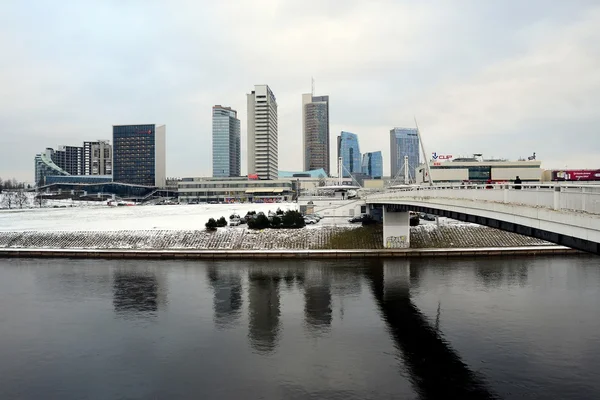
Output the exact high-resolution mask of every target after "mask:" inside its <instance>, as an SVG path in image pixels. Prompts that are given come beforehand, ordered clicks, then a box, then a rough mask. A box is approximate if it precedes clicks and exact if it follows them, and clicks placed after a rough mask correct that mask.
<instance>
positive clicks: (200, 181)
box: [177, 177, 293, 203]
mask: <svg viewBox="0 0 600 400" xmlns="http://www.w3.org/2000/svg"><path fill="white" fill-rule="evenodd" d="M177 191H178V192H179V200H180V201H182V202H186V203H190V202H196V203H233V202H253V203H275V202H281V201H291V200H292V196H293V185H292V180H290V179H275V180H269V181H268V182H265V181H264V180H249V179H246V178H242V177H239V178H230V179H226V178H200V177H199V178H183V179H182V180H181V181H178V182H177Z"/></svg>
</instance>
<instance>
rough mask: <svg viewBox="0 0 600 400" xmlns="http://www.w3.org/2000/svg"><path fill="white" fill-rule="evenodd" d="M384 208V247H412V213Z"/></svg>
mask: <svg viewBox="0 0 600 400" xmlns="http://www.w3.org/2000/svg"><path fill="white" fill-rule="evenodd" d="M390 209H391V207H389V206H384V208H383V247H385V248H386V249H405V248H408V247H410V214H409V213H408V212H399V211H390Z"/></svg>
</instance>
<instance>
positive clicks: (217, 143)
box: [212, 105, 241, 178]
mask: <svg viewBox="0 0 600 400" xmlns="http://www.w3.org/2000/svg"><path fill="white" fill-rule="evenodd" d="M240 163H241V153H240V120H239V119H237V111H235V110H232V109H231V108H229V107H223V106H220V105H217V106H214V107H213V108H212V169H213V175H212V176H214V177H219V178H222V177H228V176H240Z"/></svg>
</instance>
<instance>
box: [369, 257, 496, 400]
mask: <svg viewBox="0 0 600 400" xmlns="http://www.w3.org/2000/svg"><path fill="white" fill-rule="evenodd" d="M377 263H379V265H377ZM413 267H414V265H412V266H411V262H410V261H408V260H402V262H398V261H397V260H394V261H392V262H388V261H383V262H382V261H374V262H373V263H372V264H371V265H370V268H368V269H365V270H364V274H365V278H366V279H367V282H368V283H369V286H370V287H371V290H372V292H373V297H374V298H375V301H376V303H377V306H378V308H379V310H380V312H381V315H382V317H383V319H384V321H385V323H386V325H387V327H388V331H389V333H390V335H391V338H392V339H393V340H394V342H395V344H396V348H397V349H398V350H399V351H400V352H401V356H400V357H397V359H398V360H402V363H403V364H404V367H405V368H406V370H407V371H408V373H409V375H410V380H411V382H412V383H413V385H414V386H415V390H416V391H417V392H418V393H419V395H420V397H421V398H424V399H446V398H448V399H493V398H496V397H497V396H495V394H494V393H492V392H491V391H490V390H488V388H487V384H486V382H485V381H484V380H482V379H481V378H480V376H479V375H478V374H476V373H475V372H473V371H472V370H471V369H470V368H469V367H468V365H467V364H466V363H465V362H463V360H462V359H461V357H460V354H459V353H457V352H456V350H454V349H453V348H452V347H451V346H450V344H449V343H448V342H447V341H446V340H445V339H444V338H443V337H442V336H441V335H440V333H439V327H437V326H436V327H435V328H434V327H432V326H431V324H430V323H429V321H428V318H427V317H426V316H425V315H423V314H422V313H421V311H420V310H419V309H418V308H417V307H416V306H415V305H414V303H413V302H412V300H411V297H410V286H409V285H408V282H407V279H411V277H410V275H411V274H410V272H409V271H408V270H410V271H412V270H413V269H414V268H413ZM394 269H397V271H394ZM407 274H408V276H407ZM411 280H412V279H411Z"/></svg>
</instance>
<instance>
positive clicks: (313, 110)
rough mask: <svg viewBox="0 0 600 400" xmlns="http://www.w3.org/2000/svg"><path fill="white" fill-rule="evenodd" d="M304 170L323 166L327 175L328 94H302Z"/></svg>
mask: <svg viewBox="0 0 600 400" xmlns="http://www.w3.org/2000/svg"><path fill="white" fill-rule="evenodd" d="M302 141H303V144H304V171H310V170H315V169H320V168H323V169H324V170H325V171H326V172H327V175H329V96H313V95H312V93H306V94H303V95H302Z"/></svg>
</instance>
